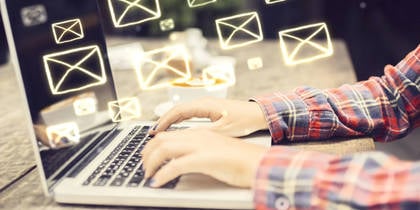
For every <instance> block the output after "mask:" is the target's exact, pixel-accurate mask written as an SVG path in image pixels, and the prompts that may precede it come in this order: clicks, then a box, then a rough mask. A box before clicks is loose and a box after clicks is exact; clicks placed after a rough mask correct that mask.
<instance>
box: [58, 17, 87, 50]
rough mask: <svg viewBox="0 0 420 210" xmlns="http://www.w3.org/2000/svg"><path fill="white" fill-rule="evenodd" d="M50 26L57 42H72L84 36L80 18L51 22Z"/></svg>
mask: <svg viewBox="0 0 420 210" xmlns="http://www.w3.org/2000/svg"><path fill="white" fill-rule="evenodd" d="M51 27H52V30H53V35H54V40H55V43H57V44H62V43H67V42H72V41H75V40H78V39H83V38H84V37H85V35H84V32H83V26H82V22H81V21H80V19H73V20H66V21H63V22H58V23H53V24H52V25H51Z"/></svg>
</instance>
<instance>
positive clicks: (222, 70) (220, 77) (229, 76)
mask: <svg viewBox="0 0 420 210" xmlns="http://www.w3.org/2000/svg"><path fill="white" fill-rule="evenodd" d="M201 77H202V78H203V80H204V81H207V80H214V81H215V82H216V83H218V82H220V81H221V82H225V83H227V84H228V86H233V85H234V84H235V83H236V76H235V70H234V68H233V67H229V66H224V65H219V66H210V67H207V68H205V69H203V72H202V75H201Z"/></svg>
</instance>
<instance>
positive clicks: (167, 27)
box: [159, 18, 175, 31]
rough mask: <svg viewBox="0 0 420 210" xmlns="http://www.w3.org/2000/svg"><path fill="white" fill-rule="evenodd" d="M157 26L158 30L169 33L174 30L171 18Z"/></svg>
mask: <svg viewBox="0 0 420 210" xmlns="http://www.w3.org/2000/svg"><path fill="white" fill-rule="evenodd" d="M159 26H160V30H162V31H169V30H172V29H174V28H175V22H174V20H173V19H172V18H169V19H165V20H162V21H160V23H159Z"/></svg>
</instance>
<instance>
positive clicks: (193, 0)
mask: <svg viewBox="0 0 420 210" xmlns="http://www.w3.org/2000/svg"><path fill="white" fill-rule="evenodd" d="M216 1H217V0H188V6H190V7H192V8H193V7H201V6H204V5H207V4H211V3H214V2H216Z"/></svg>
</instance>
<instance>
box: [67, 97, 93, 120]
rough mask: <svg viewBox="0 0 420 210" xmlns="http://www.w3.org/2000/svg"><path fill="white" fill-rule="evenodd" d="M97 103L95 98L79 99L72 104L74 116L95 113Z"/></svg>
mask: <svg viewBox="0 0 420 210" xmlns="http://www.w3.org/2000/svg"><path fill="white" fill-rule="evenodd" d="M96 106H97V101H96V99H95V98H80V99H76V100H75V101H74V102H73V108H74V113H75V114H76V116H85V115H90V114H94V113H96V110H97V108H96Z"/></svg>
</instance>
